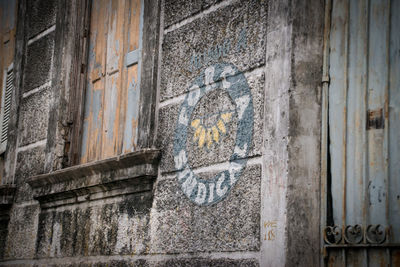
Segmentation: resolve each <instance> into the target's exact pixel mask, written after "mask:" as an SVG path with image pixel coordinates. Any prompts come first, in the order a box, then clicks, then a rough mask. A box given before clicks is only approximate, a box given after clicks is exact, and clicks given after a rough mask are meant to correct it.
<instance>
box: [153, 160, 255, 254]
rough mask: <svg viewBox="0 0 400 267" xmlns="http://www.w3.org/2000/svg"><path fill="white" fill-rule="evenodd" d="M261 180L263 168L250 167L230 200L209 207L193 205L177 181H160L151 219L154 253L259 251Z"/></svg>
mask: <svg viewBox="0 0 400 267" xmlns="http://www.w3.org/2000/svg"><path fill="white" fill-rule="evenodd" d="M214 174H215V173H203V174H200V175H202V176H203V177H207V176H208V177H210V176H212V175H214ZM260 178H261V166H259V165H256V166H248V167H247V168H246V170H245V171H244V173H243V175H242V177H241V179H240V180H239V182H238V183H237V184H236V186H235V187H234V189H233V190H232V192H230V194H229V195H228V197H227V198H226V199H225V200H224V201H222V202H220V203H217V204H215V205H212V206H207V207H199V206H196V205H194V204H193V203H192V202H191V201H190V200H189V199H188V198H187V197H186V196H185V195H184V194H183V193H182V191H181V189H180V188H179V185H178V182H177V180H176V178H173V179H163V180H161V181H160V182H159V184H158V186H157V190H156V192H155V201H154V204H153V212H152V217H151V230H150V231H151V240H152V241H151V242H152V244H151V253H165V252H167V253H182V252H200V251H246V250H250V251H254V250H258V248H259V244H260V243H259V242H260V241H259V220H260V217H259V209H260Z"/></svg>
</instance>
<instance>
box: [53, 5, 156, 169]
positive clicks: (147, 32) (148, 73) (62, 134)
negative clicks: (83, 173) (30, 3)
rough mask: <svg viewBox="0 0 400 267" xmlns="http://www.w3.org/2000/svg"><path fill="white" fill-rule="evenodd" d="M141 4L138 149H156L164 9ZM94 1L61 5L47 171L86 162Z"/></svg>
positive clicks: (56, 42) (57, 27) (57, 22)
mask: <svg viewBox="0 0 400 267" xmlns="http://www.w3.org/2000/svg"><path fill="white" fill-rule="evenodd" d="M141 1H142V4H143V5H144V6H143V26H142V27H143V28H142V29H143V34H142V50H141V63H140V64H141V71H140V74H138V75H140V77H141V78H140V88H141V90H140V98H139V122H138V136H137V151H140V150H142V149H146V148H154V145H155V137H156V133H155V129H156V127H155V125H156V99H157V82H158V61H159V60H158V58H159V43H160V11H161V3H160V1H159V0H146V1H144V0H141ZM91 2H92V0H76V1H68V0H62V1H61V3H60V4H59V7H58V15H57V21H56V37H55V55H59V56H57V57H56V58H55V60H54V70H53V76H52V84H53V90H54V97H55V101H54V104H53V105H52V107H51V111H50V118H49V128H48V135H47V136H48V141H47V145H46V154H47V156H46V166H45V172H49V171H53V170H56V169H61V168H66V167H70V166H73V165H79V164H80V151H81V149H80V147H81V144H82V130H83V119H84V118H83V116H84V105H85V95H86V79H87V59H88V48H89V47H88V46H89V29H90V18H91V14H90V10H91ZM60 143H61V144H63V145H62V148H60ZM60 158H61V159H62V160H60ZM54 161H58V163H54Z"/></svg>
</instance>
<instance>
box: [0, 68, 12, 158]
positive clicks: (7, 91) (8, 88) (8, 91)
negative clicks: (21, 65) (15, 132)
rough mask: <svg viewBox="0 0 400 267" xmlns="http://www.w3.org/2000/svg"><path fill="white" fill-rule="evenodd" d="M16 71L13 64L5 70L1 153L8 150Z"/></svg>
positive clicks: (2, 97) (0, 136) (0, 141)
mask: <svg viewBox="0 0 400 267" xmlns="http://www.w3.org/2000/svg"><path fill="white" fill-rule="evenodd" d="M13 80H14V72H13V65H12V64H11V66H10V67H8V69H7V70H6V71H4V79H3V81H4V84H3V90H2V96H1V116H0V119H1V120H0V122H1V124H0V129H1V131H0V133H1V135H0V154H1V153H4V152H5V151H6V147H7V135H8V122H9V121H10V109H11V96H12V92H13V90H14V83H13Z"/></svg>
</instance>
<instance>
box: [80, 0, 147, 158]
mask: <svg viewBox="0 0 400 267" xmlns="http://www.w3.org/2000/svg"><path fill="white" fill-rule="evenodd" d="M141 6H142V5H141V1H140V0H124V1H122V0H121V1H119V0H98V1H93V3H92V15H91V17H92V19H91V27H90V44H89V62H88V73H89V75H88V81H87V89H86V90H87V93H86V100H85V101H86V103H85V120H84V127H83V137H82V138H83V139H82V153H81V162H82V163H84V162H89V161H93V160H99V159H104V158H108V157H112V156H115V155H118V154H121V153H123V152H130V151H134V149H135V144H136V136H137V134H136V132H137V120H138V115H137V114H138V112H137V111H138V105H139V101H138V100H139V97H135V96H138V95H139V86H138V85H139V84H140V83H139V82H138V80H139V79H140V77H139V76H138V73H140V72H139V71H140V60H138V61H136V62H134V63H130V64H129V65H127V64H126V59H127V55H129V54H132V52H133V51H136V52H135V53H136V54H137V56H138V57H139V58H140V44H141V42H140V39H141V31H140V26H141V25H140V21H141V17H142V15H141V14H142V12H141Z"/></svg>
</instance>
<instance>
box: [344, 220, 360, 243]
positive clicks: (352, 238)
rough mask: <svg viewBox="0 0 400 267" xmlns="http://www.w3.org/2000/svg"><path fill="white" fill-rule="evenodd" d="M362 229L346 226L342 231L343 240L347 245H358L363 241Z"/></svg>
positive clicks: (355, 226) (356, 226)
mask: <svg viewBox="0 0 400 267" xmlns="http://www.w3.org/2000/svg"><path fill="white" fill-rule="evenodd" d="M362 230H363V228H362V226H361V225H359V224H356V225H347V226H346V228H345V229H344V239H345V240H346V243H348V244H359V243H361V241H363V231H362Z"/></svg>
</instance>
